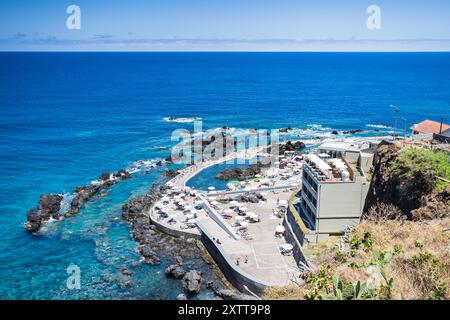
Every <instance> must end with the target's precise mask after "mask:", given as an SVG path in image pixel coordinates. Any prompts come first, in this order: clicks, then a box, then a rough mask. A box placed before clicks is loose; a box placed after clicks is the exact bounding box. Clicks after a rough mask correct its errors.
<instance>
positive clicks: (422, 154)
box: [392, 148, 450, 190]
mask: <svg viewBox="0 0 450 320" xmlns="http://www.w3.org/2000/svg"><path fill="white" fill-rule="evenodd" d="M392 170H393V173H394V174H395V175H396V176H397V177H399V178H402V179H410V180H412V179H418V178H419V179H420V178H422V179H426V180H429V182H430V183H431V184H432V186H433V187H435V188H436V189H437V190H443V189H445V188H446V187H447V185H448V182H445V181H443V180H441V179H438V178H437V177H440V178H444V179H446V180H450V153H448V152H446V151H432V150H427V149H416V148H405V149H404V150H403V151H402V152H401V153H400V155H399V156H398V157H397V158H396V159H395V160H394V162H393V164H392Z"/></svg>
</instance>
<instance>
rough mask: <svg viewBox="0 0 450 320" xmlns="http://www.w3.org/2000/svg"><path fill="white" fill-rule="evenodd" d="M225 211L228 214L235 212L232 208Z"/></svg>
mask: <svg viewBox="0 0 450 320" xmlns="http://www.w3.org/2000/svg"><path fill="white" fill-rule="evenodd" d="M224 213H226V214H233V213H234V211H233V210H232V209H226V210H224Z"/></svg>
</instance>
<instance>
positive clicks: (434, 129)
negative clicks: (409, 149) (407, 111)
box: [411, 120, 450, 134]
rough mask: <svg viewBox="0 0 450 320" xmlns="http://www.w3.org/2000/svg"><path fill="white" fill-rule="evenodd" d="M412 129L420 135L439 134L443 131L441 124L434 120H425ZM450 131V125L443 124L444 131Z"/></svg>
mask: <svg viewBox="0 0 450 320" xmlns="http://www.w3.org/2000/svg"><path fill="white" fill-rule="evenodd" d="M411 129H412V130H413V131H415V132H418V133H425V134H430V133H439V132H440V130H441V123H440V122H436V121H432V120H424V121H422V122H420V123H417V124H415V125H413V126H412V127H411ZM448 129H450V125H448V124H445V123H443V124H442V131H445V130H448Z"/></svg>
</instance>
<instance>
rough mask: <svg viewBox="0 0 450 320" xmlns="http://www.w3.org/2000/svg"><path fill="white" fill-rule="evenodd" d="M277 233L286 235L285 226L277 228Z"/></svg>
mask: <svg viewBox="0 0 450 320" xmlns="http://www.w3.org/2000/svg"><path fill="white" fill-rule="evenodd" d="M275 232H276V233H284V227H283V226H277V227H276V228H275Z"/></svg>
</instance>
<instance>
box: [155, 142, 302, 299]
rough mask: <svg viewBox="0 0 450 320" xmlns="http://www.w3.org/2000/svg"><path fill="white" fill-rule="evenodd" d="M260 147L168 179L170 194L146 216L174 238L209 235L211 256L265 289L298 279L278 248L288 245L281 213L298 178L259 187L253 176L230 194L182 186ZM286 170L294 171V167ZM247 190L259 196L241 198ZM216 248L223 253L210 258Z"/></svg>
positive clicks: (295, 268) (296, 270)
mask: <svg viewBox="0 0 450 320" xmlns="http://www.w3.org/2000/svg"><path fill="white" fill-rule="evenodd" d="M262 151H263V149H262V148H255V149H252V150H246V151H240V152H233V153H230V154H228V155H227V156H225V157H223V158H221V159H214V160H209V161H205V162H202V163H199V164H194V165H191V166H189V167H186V168H184V169H183V170H180V173H179V174H178V175H177V176H176V177H174V178H173V179H171V180H170V181H168V182H167V186H168V187H169V191H168V193H167V194H166V195H164V197H163V198H162V199H161V201H160V202H159V203H157V204H156V205H155V206H154V207H152V208H151V209H150V212H149V216H150V218H151V220H152V222H153V223H155V224H156V225H157V226H159V227H160V229H161V230H162V231H164V232H166V233H169V234H172V235H174V236H185V237H194V238H197V239H200V238H201V237H202V235H203V236H204V234H207V235H208V237H209V239H208V240H209V241H208V242H209V243H210V245H211V244H213V245H214V246H216V247H217V248H216V249H218V250H219V251H215V250H208V251H210V253H211V254H212V255H213V258H220V259H223V258H224V261H227V262H226V263H227V264H228V266H226V268H229V269H230V270H233V272H234V273H237V274H239V276H243V277H245V278H247V279H250V281H254V282H257V283H260V284H262V286H263V287H267V286H283V285H287V284H291V283H298V279H299V277H298V276H299V274H300V270H299V268H298V266H297V263H296V261H295V259H294V257H293V255H292V254H282V252H283V250H281V249H280V248H282V247H283V246H286V245H287V244H286V241H285V239H284V237H283V232H280V228H281V229H283V227H282V223H283V214H281V211H282V210H283V208H284V207H285V206H286V205H287V200H288V199H289V197H290V195H291V193H292V190H293V189H294V188H295V187H296V186H297V185H298V179H297V181H296V182H295V183H293V181H289V180H288V179H286V181H282V180H280V179H277V176H276V174H272V180H271V181H272V183H271V184H270V185H258V181H263V180H264V179H260V180H258V179H256V180H255V181H252V182H247V186H246V187H245V188H242V189H240V190H234V191H231V192H230V191H228V192H227V191H225V190H209V191H207V190H194V189H191V188H189V187H186V182H187V181H188V180H189V179H191V178H192V177H194V176H195V175H196V174H198V173H199V172H200V171H202V170H204V169H206V168H208V167H211V166H214V165H217V164H220V163H223V162H226V161H230V160H233V159H237V158H241V159H251V158H254V157H255V156H257V155H261V152H262ZM285 170H290V171H292V175H293V173H294V171H293V170H292V168H289V169H285ZM249 193H259V195H260V197H261V198H262V199H261V200H260V201H258V202H256V203H252V202H243V201H239V196H241V195H244V194H249ZM243 210H245V212H244V211H243ZM202 230H204V231H205V232H202ZM207 248H208V246H207ZM211 251H214V252H211ZM217 252H220V255H222V256H224V257H214V255H217ZM220 259H219V260H220ZM215 260H216V261H217V259H215ZM219 267H220V265H219ZM222 267H223V266H222ZM224 274H226V272H224ZM246 293H249V292H246Z"/></svg>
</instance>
